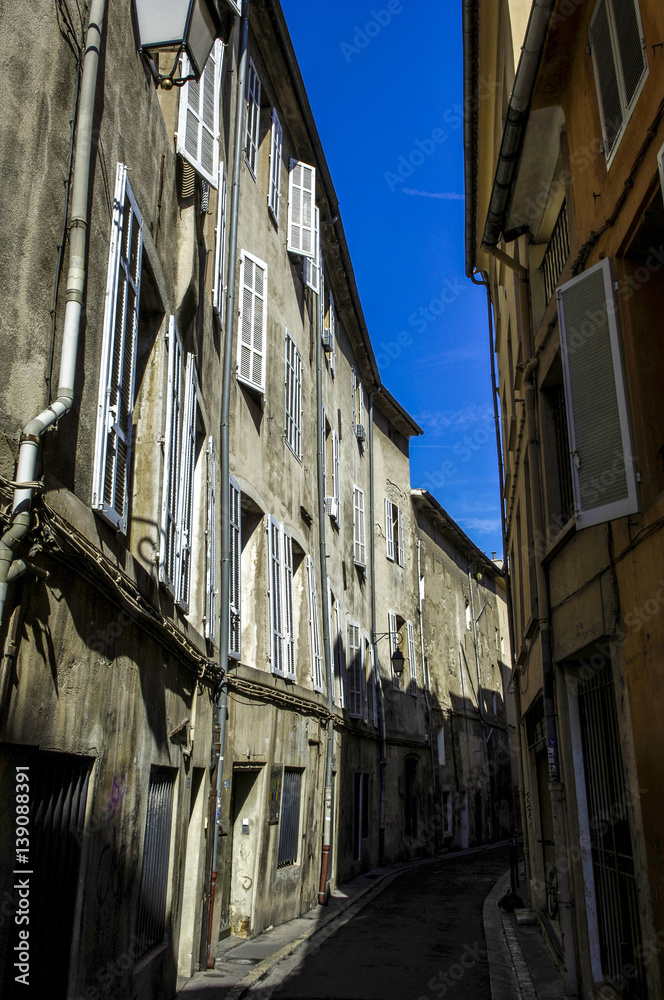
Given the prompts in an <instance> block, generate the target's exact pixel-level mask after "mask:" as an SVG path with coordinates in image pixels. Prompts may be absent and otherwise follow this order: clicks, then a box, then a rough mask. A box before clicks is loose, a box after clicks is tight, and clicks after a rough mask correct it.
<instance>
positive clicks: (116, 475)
mask: <svg viewBox="0 0 664 1000" xmlns="http://www.w3.org/2000/svg"><path fill="white" fill-rule="evenodd" d="M113 204H114V209H113V222H112V226H111V246H110V254H109V261H108V275H107V281H106V302H105V307H104V335H103V340H102V356H101V370H100V374H99V404H98V408H97V428H96V436H95V457H94V469H93V487H92V507H93V509H94V510H97V511H99V512H100V513H101V514H102V515H103V516H104V517H105V518H106V519H107V520H108V521H110V523H111V524H112V525H113V527H114V528H116V529H117V530H118V531H121V532H122V533H123V534H126V533H127V519H128V515H129V472H130V467H131V443H132V418H133V410H134V394H135V379H136V343H137V337H138V307H139V301H140V293H141V289H140V285H141V259H142V252H143V220H142V218H141V214H140V212H139V211H138V206H137V205H136V201H135V200H134V196H133V194H132V190H131V187H130V185H129V181H128V179H127V168H126V167H125V166H124V164H122V163H118V167H117V173H116V178H115V195H114V202H113Z"/></svg>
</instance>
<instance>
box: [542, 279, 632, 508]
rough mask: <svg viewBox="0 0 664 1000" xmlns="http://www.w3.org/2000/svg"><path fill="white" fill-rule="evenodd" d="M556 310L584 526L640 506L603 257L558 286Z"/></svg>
mask: <svg viewBox="0 0 664 1000" xmlns="http://www.w3.org/2000/svg"><path fill="white" fill-rule="evenodd" d="M558 316H559V319H560V340H561V347H562V355H563V371H564V376H565V393H566V400H567V419H568V428H569V435H570V452H571V455H572V459H573V462H572V481H573V487H574V503H575V507H576V510H577V516H578V521H577V525H578V527H579V528H585V527H588V526H589V525H592V524H600V523H603V522H605V521H610V520H612V519H613V518H617V517H623V516H624V515H626V514H633V513H635V512H636V511H637V510H638V506H639V504H638V498H637V491H636V474H635V470H634V459H633V457H632V447H631V441H630V433H629V427H628V420H627V398H626V394H625V386H624V382H623V373H622V362H621V357H620V341H619V334H618V325H617V319H616V316H617V309H616V304H615V300H614V296H613V286H612V279H611V263H610V261H609V260H608V259H607V260H602V261H600V262H599V264H596V265H595V266H594V267H591V268H590V269H589V270H588V271H586V272H585V274H581V275H579V276H578V277H576V278H572V280H571V281H568V282H567V284H565V285H563V286H562V287H561V288H559V289H558ZM598 401H601V405H598Z"/></svg>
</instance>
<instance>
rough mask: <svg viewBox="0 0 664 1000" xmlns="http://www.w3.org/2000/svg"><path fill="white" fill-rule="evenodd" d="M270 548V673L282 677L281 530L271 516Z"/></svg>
mask: <svg viewBox="0 0 664 1000" xmlns="http://www.w3.org/2000/svg"><path fill="white" fill-rule="evenodd" d="M269 532H270V534H269V540H270V544H269V550H270V630H271V635H272V654H271V658H272V673H273V674H279V676H280V677H283V673H284V661H283V631H282V622H283V611H282V602H283V594H282V579H283V577H282V569H281V531H280V530H279V524H278V522H277V521H275V519H274V518H273V517H271V518H270V523H269Z"/></svg>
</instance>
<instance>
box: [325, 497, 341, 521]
mask: <svg viewBox="0 0 664 1000" xmlns="http://www.w3.org/2000/svg"><path fill="white" fill-rule="evenodd" d="M325 513H326V514H329V515H330V517H331V518H333V519H334V520H335V521H338V520H339V501H338V500H337V498H336V497H325Z"/></svg>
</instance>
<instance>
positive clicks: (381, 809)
mask: <svg viewBox="0 0 664 1000" xmlns="http://www.w3.org/2000/svg"><path fill="white" fill-rule="evenodd" d="M373 431H374V393H371V395H370V396H369V526H370V532H369V537H370V539H371V645H372V647H373V662H374V670H375V671H376V681H377V684H376V700H377V703H378V735H379V738H380V760H379V762H378V764H379V785H378V864H379V865H381V866H382V864H383V862H384V860H385V770H386V768H387V733H386V729H385V702H384V700H383V680H382V677H381V673H380V661H379V659H378V639H377V638H376V635H377V632H376V626H377V617H376V533H375V530H374V524H375V513H376V498H375V494H376V484H375V475H374V437H373Z"/></svg>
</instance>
